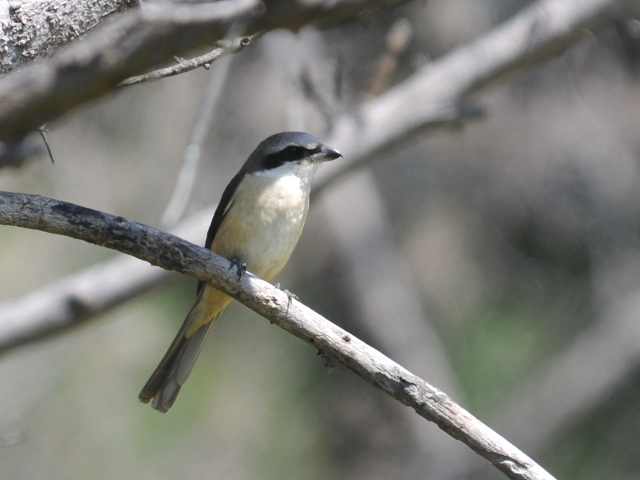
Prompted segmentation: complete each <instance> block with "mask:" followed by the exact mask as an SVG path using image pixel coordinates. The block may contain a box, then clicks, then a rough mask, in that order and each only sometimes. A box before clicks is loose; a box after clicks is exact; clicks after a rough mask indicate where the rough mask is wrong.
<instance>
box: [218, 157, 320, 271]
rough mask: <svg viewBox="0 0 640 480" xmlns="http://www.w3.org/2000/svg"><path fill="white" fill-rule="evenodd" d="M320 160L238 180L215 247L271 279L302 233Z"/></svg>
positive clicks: (282, 264)
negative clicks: (310, 191) (238, 183)
mask: <svg viewBox="0 0 640 480" xmlns="http://www.w3.org/2000/svg"><path fill="white" fill-rule="evenodd" d="M314 171H315V165H309V164H302V165H301V164H294V165H284V166H282V167H280V168H277V169H273V170H268V171H266V172H260V173H257V174H251V175H247V176H246V177H245V178H244V179H243V181H242V182H241V183H240V185H239V186H238V190H237V191H236V194H235V195H234V198H233V204H232V206H231V207H230V209H229V211H228V213H227V215H226V217H225V219H224V221H223V222H222V224H221V225H220V228H219V229H218V233H217V234H216V237H215V239H214V242H213V245H212V249H213V250H214V251H215V252H217V253H219V254H220V255H222V256H224V257H226V258H228V259H230V260H231V259H237V260H238V261H240V262H244V263H246V264H247V269H248V270H249V271H251V272H253V273H255V274H256V275H258V276H260V277H262V278H264V279H266V280H271V279H272V278H273V277H275V276H276V275H277V274H278V273H279V272H280V270H282V269H283V268H284V266H285V265H286V263H287V261H288V260H289V257H290V256H291V253H292V252H293V250H294V248H295V246H296V244H297V243H298V239H299V238H300V235H301V233H302V228H303V227H304V222H305V220H306V218H307V211H308V209H309V190H310V182H311V179H312V177H313V173H314Z"/></svg>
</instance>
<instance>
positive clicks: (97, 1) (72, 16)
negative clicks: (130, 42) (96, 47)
mask: <svg viewBox="0 0 640 480" xmlns="http://www.w3.org/2000/svg"><path fill="white" fill-rule="evenodd" d="M134 3H136V2H135V1H134V0H71V1H64V2H61V1H55V0H54V1H52V0H22V1H20V2H0V74H5V73H7V72H9V71H11V70H13V69H15V68H17V67H19V66H21V65H24V64H27V63H30V62H33V61H34V60H37V59H39V58H42V57H46V56H48V55H50V54H51V53H53V52H54V51H56V50H57V49H58V48H60V47H61V46H62V45H64V44H66V43H68V42H70V41H71V40H73V39H75V38H78V37H81V36H82V35H84V34H85V33H87V32H88V31H90V30H92V29H93V28H95V27H97V26H98V25H99V24H100V23H101V22H102V21H103V20H105V19H106V18H108V17H109V16H111V15H113V14H114V13H119V12H123V11H125V10H128V9H130V8H132V7H133V6H134Z"/></svg>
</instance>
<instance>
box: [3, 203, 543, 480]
mask: <svg viewBox="0 0 640 480" xmlns="http://www.w3.org/2000/svg"><path fill="white" fill-rule="evenodd" d="M0 224H3V225H12V226H18V227H24V228H31V229H36V230H41V231H44V232H49V233H55V234H59V235H66V236H69V237H72V238H76V239H78V240H84V241H86V242H89V243H93V244H95V245H99V246H104V247H107V248H111V249H114V250H118V251H120V252H122V253H126V254H128V255H132V256H135V257H137V258H139V259H141V260H144V261H146V262H149V263H151V264H152V265H156V266H159V267H162V268H164V269H166V270H169V271H176V272H180V273H182V274H185V275H189V276H193V277H195V278H197V279H198V280H202V281H204V282H206V283H208V284H209V285H211V286H213V287H215V288H217V289H219V290H221V291H223V292H225V293H227V294H228V295H231V296H232V297H233V298H235V299H236V300H238V301H239V302H240V303H242V304H244V305H245V306H247V307H249V308H250V309H251V310H253V311H255V312H256V313H258V314H260V315H262V316H263V317H265V318H267V319H268V320H269V321H271V322H272V323H275V324H276V325H278V326H279V327H281V328H283V329H284V330H286V331H288V332H290V333H292V334H293V335H295V336H296V337H298V338H300V339H302V340H304V341H305V342H307V343H309V344H310V345H311V346H313V347H314V348H317V349H318V350H319V351H320V352H321V353H322V354H323V358H325V359H327V360H328V361H337V362H339V363H340V364H342V365H344V366H346V367H347V368H349V369H350V370H352V371H353V372H354V373H356V374H357V375H359V376H360V377H362V378H363V379H364V380H366V381H367V382H369V383H371V384H372V385H374V386H376V387H378V388H380V389H381V390H383V391H384V392H386V393H387V394H389V395H391V396H392V397H393V398H395V399H396V400H398V401H400V402H402V403H403V404H405V405H407V406H409V407H411V408H413V409H414V410H415V411H416V412H417V413H418V414H419V415H420V416H422V417H424V418H426V419H427V420H429V421H431V422H434V423H435V424H436V425H438V426H439V427H440V428H441V429H442V430H444V431H445V432H446V433H448V434H449V435H451V436H452V437H453V438H455V439H457V440H460V441H462V442H463V443H465V444H466V445H467V446H469V447H470V448H471V449H472V450H474V451H475V452H476V453H478V454H479V455H481V456H483V457H484V458H486V459H487V460H489V461H490V462H491V463H492V464H493V465H494V466H495V467H496V468H498V469H499V470H501V471H502V472H503V473H505V474H506V475H507V476H508V477H509V478H512V479H519V480H543V479H546V480H552V479H553V477H552V476H551V475H549V473H547V472H546V471H545V470H544V469H542V468H541V467H540V466H539V465H537V464H536V463H535V462H534V461H533V460H531V459H530V458H529V457H527V456H526V455H525V454H524V453H523V452H521V451H520V450H518V449H517V448H516V447H514V446H513V445H511V444H510V443H509V442H508V441H507V440H505V439H504V438H502V437H501V436H500V435H498V434H497V433H496V432H494V431H493V430H491V429H490V428H489V427H487V426H486V425H484V424H482V423H481V422H480V421H479V420H478V419H476V418H475V417H473V416H472V415H471V414H470V413H468V412H467V411H465V410H464V409H462V408H461V407H460V406H459V405H457V404H455V403H454V402H453V401H452V400H451V399H450V398H449V397H448V396H447V395H446V394H444V393H443V392H441V391H440V390H438V389H436V388H434V387H432V386H431V385H429V384H428V383H427V382H425V381H424V380H422V379H421V378H419V377H417V376H416V375H413V374H412V373H411V372H409V371H407V370H405V369H404V368H402V367H401V366H400V365H398V364H396V363H394V362H393V361H392V360H390V359H389V358H387V357H385V356H384V355H382V354H381V353H380V352H378V351H376V350H375V349H373V348H371V347H370V346H368V345H367V344H365V343H364V342H362V341H360V340H359V339H357V338H355V337H354V336H352V335H351V334H349V333H348V332H346V331H345V330H343V329H341V328H339V327H338V326H336V325H334V324H333V323H331V322H330V321H328V320H327V319H325V318H324V317H322V316H321V315H319V314H317V313H316V312H314V311H313V310H311V309H310V308H308V307H306V306H305V305H303V304H302V303H300V302H299V301H297V300H295V299H293V298H290V297H289V296H288V295H287V294H286V293H285V292H283V291H282V290H280V289H278V288H276V287H274V286H273V285H271V284H269V283H268V282H265V281H264V280H261V279H259V278H258V277H255V276H253V275H251V274H250V273H249V272H247V274H246V275H245V276H243V278H242V279H241V280H240V281H238V279H237V276H236V274H235V272H233V271H232V270H230V269H229V262H228V261H227V260H225V259H224V258H222V257H219V256H218V255H216V254H215V253H213V252H212V251H211V250H208V249H206V248H201V247H198V246H196V245H193V244H191V243H189V242H187V241H185V240H182V239H181V238H178V237H175V236H173V235H170V234H168V233H164V232H161V231H159V230H156V229H153V228H150V227H147V226H145V225H141V224H138V223H135V222H130V221H128V220H125V219H124V218H122V217H116V216H113V215H109V214H106V213H102V212H98V211H96V210H91V209H88V208H84V207H81V206H78V205H74V204H71V203H66V202H61V201H58V200H53V199H50V198H46V197H41V196H38V195H27V194H20V193H9V192H0ZM75 308H80V309H81V308H83V305H82V304H78V305H76V307H75Z"/></svg>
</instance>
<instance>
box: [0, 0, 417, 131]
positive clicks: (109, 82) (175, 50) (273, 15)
mask: <svg viewBox="0 0 640 480" xmlns="http://www.w3.org/2000/svg"><path fill="white" fill-rule="evenodd" d="M405 1H406V0H337V1H335V2H331V3H324V2H294V1H291V0H269V1H267V2H266V3H265V5H266V7H265V9H264V12H263V13H262V14H261V15H258V16H253V17H251V18H250V21H249V23H248V24H247V26H246V34H247V35H252V34H254V33H257V32H259V31H267V30H272V29H275V28H289V29H293V30H297V29H299V28H301V27H303V26H305V25H307V24H309V23H312V22H316V21H330V20H331V21H338V20H341V19H345V18H353V17H355V16H357V15H358V14H359V13H361V12H363V11H365V10H368V11H370V10H372V9H376V8H381V7H385V6H388V7H391V6H394V5H400V4H402V3H404V2H405ZM214 6H215V7H216V8H215V9H214V11H211V7H214ZM254 6H255V2H254V1H253V0H238V1H237V2H231V1H221V2H216V3H215V4H213V5H211V4H209V5H189V6H180V7H175V6H174V7H171V8H169V7H167V8H145V9H141V10H135V11H131V12H128V13H126V14H122V15H120V16H119V17H118V18H117V19H114V20H115V21H112V22H108V23H107V24H105V25H104V26H103V27H101V28H99V29H96V30H95V31H93V32H91V33H90V34H88V35H86V36H85V38H84V39H83V41H82V42H73V43H72V44H70V45H69V46H68V47H67V48H65V49H63V50H61V51H60V52H58V53H57V54H55V55H53V56H52V57H51V58H49V59H47V60H44V61H41V62H37V63H35V64H33V65H29V66H28V67H25V68H23V69H22V70H20V71H18V72H13V73H11V74H10V75H7V76H6V77H4V78H3V79H2V80H0V138H2V139H4V140H5V141H8V140H20V139H22V138H23V137H24V136H25V135H26V134H28V133H29V132H32V131H34V130H35V129H37V128H38V127H39V126H40V125H42V124H44V123H47V122H49V121H51V120H53V119H55V118H57V117H59V116H61V115H62V114H64V113H66V112H68V111H70V110H71V109H73V108H74V107H77V106H78V105H81V104H83V103H85V102H87V101H89V100H92V99H95V98H97V97H100V96H102V95H105V94H106V93H108V92H109V91H111V90H113V89H114V88H116V87H117V85H118V84H119V83H120V82H122V81H123V80H125V79H127V78H129V77H131V76H135V75H140V74H143V73H145V72H147V71H148V70H150V69H152V68H156V67H158V66H161V65H163V64H166V63H167V62H168V61H170V60H171V59H172V58H173V57H174V56H183V55H186V54H187V53H189V52H191V51H193V50H195V49H196V48H200V47H203V46H206V45H211V44H214V43H215V42H217V41H219V40H222V39H223V38H224V36H225V34H226V32H227V31H228V30H229V27H230V26H231V24H232V23H233V22H234V21H236V20H238V19H239V18H246V15H247V14H248V12H249V11H250V10H251V9H252V8H253V7H254ZM202 7H209V8H208V9H204V10H203V8H202Z"/></svg>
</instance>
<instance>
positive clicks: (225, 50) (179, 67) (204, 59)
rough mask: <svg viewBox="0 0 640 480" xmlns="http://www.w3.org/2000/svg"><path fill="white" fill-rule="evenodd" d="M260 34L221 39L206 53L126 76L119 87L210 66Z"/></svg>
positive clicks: (240, 49)
mask: <svg viewBox="0 0 640 480" xmlns="http://www.w3.org/2000/svg"><path fill="white" fill-rule="evenodd" d="M260 36H262V33H256V34H254V35H251V36H249V37H238V38H235V39H233V40H231V41H225V40H222V41H220V42H218V43H219V44H222V46H219V47H217V48H214V49H213V50H211V51H210V52H208V53H205V54H204V55H200V56H198V57H194V58H189V59H184V58H181V59H180V61H179V62H177V63H176V64H175V65H172V66H170V67H166V68H160V69H158V70H154V71H153V72H149V73H146V74H144V75H138V76H135V77H131V78H127V79H126V80H124V81H122V82H120V84H119V85H118V86H119V87H127V86H129V85H137V84H139V83H145V82H148V83H153V82H156V81H158V80H162V79H164V78H168V77H173V76H175V75H180V74H182V73H186V72H190V71H191V70H195V69H197V68H201V67H202V68H206V69H209V68H211V64H212V63H213V62H215V61H216V60H217V59H218V58H220V57H222V56H224V55H229V54H232V53H237V52H240V51H242V50H244V49H245V48H247V47H248V46H249V45H251V44H252V43H253V42H254V41H255V40H256V39H257V38H259V37H260Z"/></svg>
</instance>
